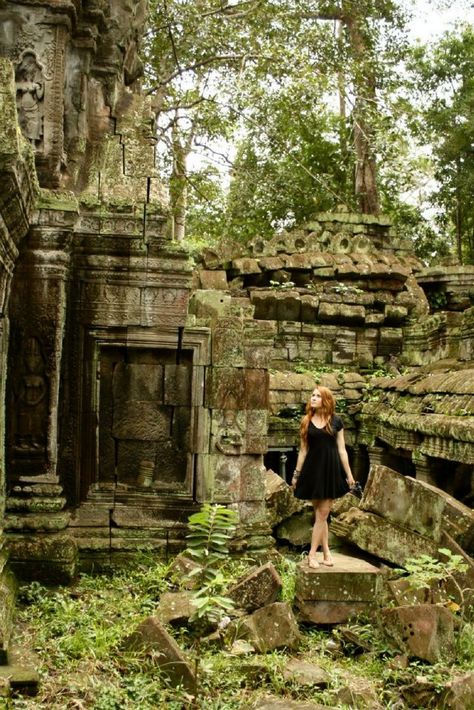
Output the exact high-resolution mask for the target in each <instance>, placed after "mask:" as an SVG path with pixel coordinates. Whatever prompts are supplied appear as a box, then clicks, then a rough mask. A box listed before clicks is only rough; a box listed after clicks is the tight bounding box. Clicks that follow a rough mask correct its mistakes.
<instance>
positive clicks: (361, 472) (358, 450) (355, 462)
mask: <svg viewBox="0 0 474 710" xmlns="http://www.w3.org/2000/svg"><path fill="white" fill-rule="evenodd" d="M364 454H365V452H364V450H363V448H362V446H360V445H355V446H353V447H352V475H353V476H354V478H355V479H356V481H361V480H364V479H365V478H366V477H367V470H366V460H367V459H366V456H365V455H364Z"/></svg>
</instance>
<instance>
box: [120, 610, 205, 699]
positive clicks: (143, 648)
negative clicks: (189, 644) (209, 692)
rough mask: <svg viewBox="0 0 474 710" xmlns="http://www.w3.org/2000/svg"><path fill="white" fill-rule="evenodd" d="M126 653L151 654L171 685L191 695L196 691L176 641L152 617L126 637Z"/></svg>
mask: <svg viewBox="0 0 474 710" xmlns="http://www.w3.org/2000/svg"><path fill="white" fill-rule="evenodd" d="M123 647H124V649H125V650H127V651H138V652H142V653H145V654H150V653H151V652H153V657H154V658H155V659H156V663H157V665H158V666H159V668H160V670H161V672H162V673H163V674H164V675H165V676H167V677H168V678H169V680H170V681H171V683H172V684H174V685H176V686H177V685H182V686H184V688H186V690H188V691H189V692H191V693H194V692H195V689H196V678H195V675H194V672H193V670H192V668H191V665H190V664H189V663H188V661H187V660H186V657H185V656H184V654H183V652H182V651H181V649H180V648H179V646H178V644H177V643H176V641H175V640H174V639H173V637H172V636H170V634H169V633H168V632H167V631H166V629H165V628H164V626H163V625H162V624H161V622H160V621H159V620H158V619H157V618H156V617H153V616H149V617H148V618H147V619H145V620H144V621H142V623H141V624H140V625H139V626H138V627H137V628H136V629H135V631H134V632H133V633H132V634H130V636H127V638H126V639H125V640H124V642H123Z"/></svg>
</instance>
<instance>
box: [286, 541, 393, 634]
mask: <svg viewBox="0 0 474 710" xmlns="http://www.w3.org/2000/svg"><path fill="white" fill-rule="evenodd" d="M332 557H333V560H334V567H325V566H324V565H320V566H319V567H318V568H317V569H311V568H310V567H308V565H307V564H306V562H301V563H300V564H299V565H298V567H297V570H296V589H295V596H296V598H295V606H296V608H297V613H298V618H299V619H300V620H301V621H306V622H311V623H315V624H340V623H342V622H345V621H347V619H348V618H350V617H351V616H354V615H355V614H358V613H360V612H363V611H367V610H368V609H371V608H373V606H374V604H375V602H376V600H377V598H378V596H379V592H380V588H381V584H382V573H381V571H380V570H379V568H378V567H376V566H375V565H373V564H371V563H370V562H367V561H366V560H363V559H360V558H357V557H352V556H348V555H343V554H341V553H338V552H333V553H332Z"/></svg>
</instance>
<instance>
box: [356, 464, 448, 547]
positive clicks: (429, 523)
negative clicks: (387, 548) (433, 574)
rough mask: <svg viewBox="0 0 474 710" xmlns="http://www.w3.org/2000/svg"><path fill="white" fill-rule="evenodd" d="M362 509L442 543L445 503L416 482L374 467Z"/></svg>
mask: <svg viewBox="0 0 474 710" xmlns="http://www.w3.org/2000/svg"><path fill="white" fill-rule="evenodd" d="M359 507H360V509H361V510H366V511H368V512H370V513H375V514H376V515H380V516H381V517H382V518H384V519H385V520H387V521H389V522H391V523H395V525H400V526H401V527H404V528H408V529H409V530H413V532H416V533H418V534H419V535H424V536H425V537H428V538H431V539H432V540H434V541H435V542H439V540H440V537H441V528H442V521H443V512H444V508H445V502H444V500H443V498H442V497H441V496H438V495H437V494H436V493H435V492H434V491H432V490H429V489H428V488H426V487H425V486H423V485H422V484H420V483H419V482H418V481H416V480H415V479H414V478H410V477H409V476H402V474H400V473H397V472H396V471H393V470H392V469H390V468H387V467H386V466H379V465H373V466H371V468H370V472H369V477H368V479H367V483H366V485H365V489H364V494H363V496H362V499H361V501H360V506H359Z"/></svg>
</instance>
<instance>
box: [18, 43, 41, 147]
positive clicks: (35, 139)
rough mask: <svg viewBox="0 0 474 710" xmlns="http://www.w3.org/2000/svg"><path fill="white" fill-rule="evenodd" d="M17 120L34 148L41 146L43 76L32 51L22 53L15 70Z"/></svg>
mask: <svg viewBox="0 0 474 710" xmlns="http://www.w3.org/2000/svg"><path fill="white" fill-rule="evenodd" d="M15 83H16V103H17V110H18V122H19V124H20V128H21V130H22V132H23V135H24V136H25V138H27V140H29V141H30V143H31V144H32V146H33V147H34V148H35V149H36V150H41V149H42V148H43V136H44V127H43V121H44V76H43V70H42V68H41V67H40V65H39V64H38V61H37V59H36V55H35V54H34V52H30V51H26V52H24V53H23V56H22V58H21V61H20V63H19V64H18V65H17V68H16V72H15Z"/></svg>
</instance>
